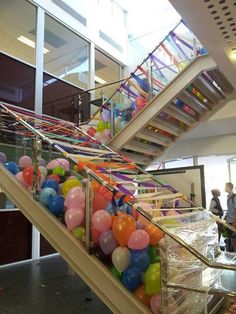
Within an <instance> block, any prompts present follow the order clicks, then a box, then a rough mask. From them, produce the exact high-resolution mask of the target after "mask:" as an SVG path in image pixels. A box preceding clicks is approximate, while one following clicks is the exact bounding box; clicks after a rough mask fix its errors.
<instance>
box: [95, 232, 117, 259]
mask: <svg viewBox="0 0 236 314" xmlns="http://www.w3.org/2000/svg"><path fill="white" fill-rule="evenodd" d="M99 245H100V248H101V250H102V251H103V253H104V254H106V255H110V254H111V253H112V252H113V251H114V250H115V248H116V247H117V246H118V243H117V241H116V239H115V237H114V235H113V232H112V230H106V231H103V232H102V233H101V235H100V238H99Z"/></svg>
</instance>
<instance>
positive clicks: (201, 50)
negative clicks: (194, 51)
mask: <svg viewBox="0 0 236 314" xmlns="http://www.w3.org/2000/svg"><path fill="white" fill-rule="evenodd" d="M199 53H200V55H205V54H207V50H206V48H205V47H202V48H200V50H199Z"/></svg>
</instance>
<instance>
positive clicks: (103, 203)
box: [93, 192, 109, 212]
mask: <svg viewBox="0 0 236 314" xmlns="http://www.w3.org/2000/svg"><path fill="white" fill-rule="evenodd" d="M108 204H109V202H108V200H106V199H105V198H104V197H103V195H101V194H100V193H97V192H96V193H95V196H94V198H93V211H94V212H95V211H97V210H102V209H104V210H105V209H106V208H107V206H108Z"/></svg>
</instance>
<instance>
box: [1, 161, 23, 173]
mask: <svg viewBox="0 0 236 314" xmlns="http://www.w3.org/2000/svg"><path fill="white" fill-rule="evenodd" d="M5 167H6V168H7V170H9V171H10V172H11V173H12V174H14V175H16V174H17V173H18V172H19V171H20V169H19V166H18V165H17V163H15V162H14V161H9V162H6V163H5Z"/></svg>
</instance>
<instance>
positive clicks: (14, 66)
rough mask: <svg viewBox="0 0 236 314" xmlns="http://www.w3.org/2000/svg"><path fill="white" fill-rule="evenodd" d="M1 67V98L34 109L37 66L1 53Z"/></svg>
mask: <svg viewBox="0 0 236 314" xmlns="http://www.w3.org/2000/svg"><path fill="white" fill-rule="evenodd" d="M0 69H1V71H0V100H2V101H4V102H7V103H10V104H13V105H16V106H20V107H24V108H27V109H29V110H34V93H35V81H34V80H35V68H34V67H33V66H30V65H28V64H25V63H23V62H21V61H18V60H16V59H14V58H11V57H9V56H7V55H5V54H3V53H0ZM19 73H20V74H19ZM18 74H19V75H18Z"/></svg>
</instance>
